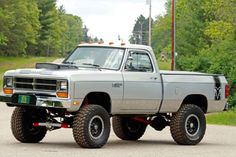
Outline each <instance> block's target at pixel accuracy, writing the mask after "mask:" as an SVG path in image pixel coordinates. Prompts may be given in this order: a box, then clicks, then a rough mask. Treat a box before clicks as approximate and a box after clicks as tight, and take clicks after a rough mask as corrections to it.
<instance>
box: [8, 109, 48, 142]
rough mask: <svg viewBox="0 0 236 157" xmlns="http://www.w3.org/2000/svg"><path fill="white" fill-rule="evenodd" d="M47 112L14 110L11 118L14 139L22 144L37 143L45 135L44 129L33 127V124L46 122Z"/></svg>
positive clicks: (41, 110) (45, 130)
mask: <svg viewBox="0 0 236 157" xmlns="http://www.w3.org/2000/svg"><path fill="white" fill-rule="evenodd" d="M46 117H47V112H46V110H43V109H37V110H36V109H30V108H29V109H26V108H20V107H17V108H15V110H14V112H13V114H12V117H11V130H12V133H13V135H14V137H15V138H16V139H17V140H18V141H20V142H23V143H38V142H40V141H41V140H42V139H43V138H44V137H45V135H46V133H47V129H46V127H34V126H33V123H34V122H46Z"/></svg>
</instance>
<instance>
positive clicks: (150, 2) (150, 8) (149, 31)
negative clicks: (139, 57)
mask: <svg viewBox="0 0 236 157" xmlns="http://www.w3.org/2000/svg"><path fill="white" fill-rule="evenodd" d="M147 3H148V4H149V29H148V45H149V46H151V45H152V0H148V1H147Z"/></svg>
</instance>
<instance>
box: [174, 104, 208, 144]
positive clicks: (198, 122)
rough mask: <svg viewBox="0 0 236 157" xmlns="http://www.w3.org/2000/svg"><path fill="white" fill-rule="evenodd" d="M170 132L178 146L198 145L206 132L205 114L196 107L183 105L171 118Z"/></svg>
mask: <svg viewBox="0 0 236 157" xmlns="http://www.w3.org/2000/svg"><path fill="white" fill-rule="evenodd" d="M170 131H171V135H172V137H173V139H174V140H175V142H176V143H178V144H181V145H196V144H198V143H199V142H200V141H201V140H202V138H203V136H204V134H205V131H206V119H205V115H204V112H203V111H202V109H201V108H199V107H198V106H196V105H192V104H184V105H182V106H181V108H180V109H179V110H178V112H177V113H175V114H174V115H173V117H172V118H171V122H170Z"/></svg>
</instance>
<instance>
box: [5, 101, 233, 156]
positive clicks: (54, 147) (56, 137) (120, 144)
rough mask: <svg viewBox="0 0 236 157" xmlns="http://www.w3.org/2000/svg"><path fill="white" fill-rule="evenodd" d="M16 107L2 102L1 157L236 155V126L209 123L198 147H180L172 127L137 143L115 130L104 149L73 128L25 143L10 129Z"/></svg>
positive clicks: (153, 133)
mask: <svg viewBox="0 0 236 157" xmlns="http://www.w3.org/2000/svg"><path fill="white" fill-rule="evenodd" d="M12 111H13V108H8V107H6V105H5V104H3V103H0V157H93V156H94V157H132V156H134V157H172V156H173V157H196V156H199V157H226V156H227V157H236V127H227V126H213V125H208V126H207V132H206V135H205V137H204V139H203V141H202V142H201V143H200V144H198V145H196V146H180V145H177V144H175V143H174V141H173V140H172V138H171V135H170V131H169V127H167V128H166V129H164V130H163V131H162V132H156V131H155V130H154V129H152V128H148V129H147V131H146V133H145V135H144V136H143V137H142V138H141V139H140V140H139V141H135V142H127V141H122V140H119V139H118V138H117V137H116V136H115V135H114V133H113V132H111V135H110V138H109V141H108V143H107V144H106V145H105V146H104V147H103V148H102V149H83V148H80V147H79V146H78V145H77V144H76V143H75V142H74V139H73V136H72V130H71V129H60V130H56V131H53V132H48V134H47V135H46V137H45V138H44V140H43V141H42V142H41V143H39V144H23V143H19V142H18V141H16V140H15V139H14V137H13V136H12V134H11V130H10V117H11V113H12Z"/></svg>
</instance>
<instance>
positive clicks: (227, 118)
mask: <svg viewBox="0 0 236 157" xmlns="http://www.w3.org/2000/svg"><path fill="white" fill-rule="evenodd" d="M206 119H207V123H208V124H217V125H231V126H236V110H235V109H234V110H229V111H226V112H220V113H213V114H209V115H207V118H206Z"/></svg>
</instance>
